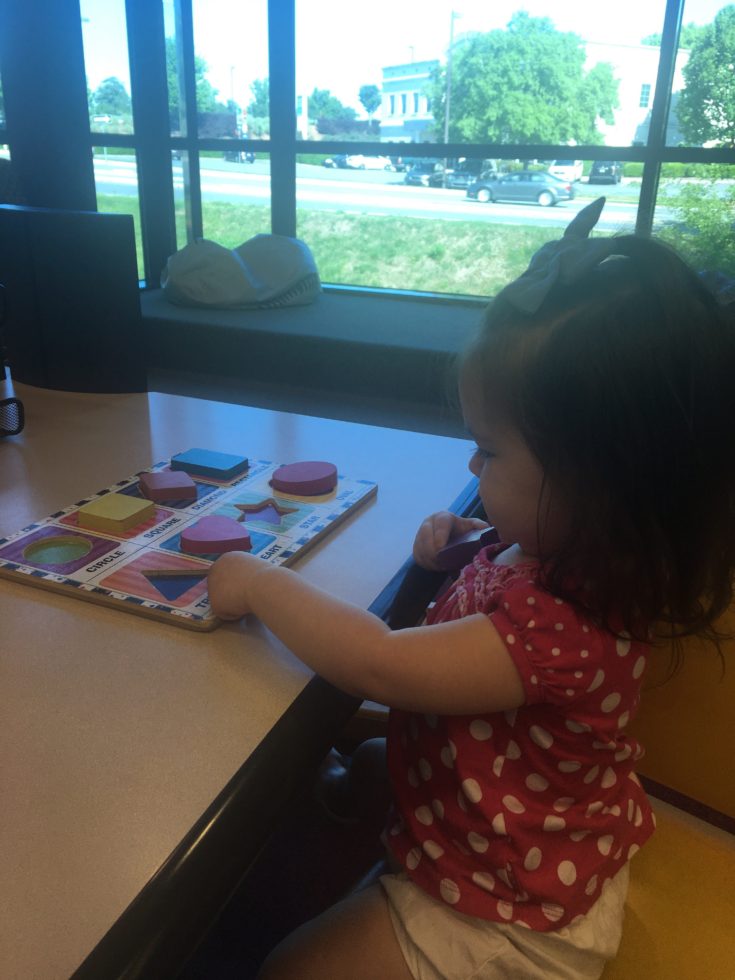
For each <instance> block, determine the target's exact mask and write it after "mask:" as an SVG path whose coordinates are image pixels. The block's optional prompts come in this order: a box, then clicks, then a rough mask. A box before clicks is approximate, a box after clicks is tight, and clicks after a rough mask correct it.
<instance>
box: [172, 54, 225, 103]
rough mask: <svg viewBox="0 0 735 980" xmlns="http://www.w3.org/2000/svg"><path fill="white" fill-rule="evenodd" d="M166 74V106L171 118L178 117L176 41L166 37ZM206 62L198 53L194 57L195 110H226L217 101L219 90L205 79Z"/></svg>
mask: <svg viewBox="0 0 735 980" xmlns="http://www.w3.org/2000/svg"><path fill="white" fill-rule="evenodd" d="M166 76H167V78H168V106H169V113H170V114H171V116H172V118H173V119H178V117H179V61H178V58H177V55H176V42H175V41H174V39H173V38H171V37H167V38H166ZM206 76H207V62H206V61H205V60H204V58H200V57H199V55H196V56H195V57H194V83H195V86H196V99H197V110H198V111H199V112H226V111H227V106H226V105H225V104H224V103H223V102H218V101H217V96H218V95H219V90H218V89H216V88H214V86H213V85H212V83H211V82H210V81H209V80H208V79H207V77H206Z"/></svg>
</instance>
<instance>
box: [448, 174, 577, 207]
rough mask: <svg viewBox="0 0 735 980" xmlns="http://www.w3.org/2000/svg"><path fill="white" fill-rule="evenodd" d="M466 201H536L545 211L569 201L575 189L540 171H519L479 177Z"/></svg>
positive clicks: (469, 189) (469, 188)
mask: <svg viewBox="0 0 735 980" xmlns="http://www.w3.org/2000/svg"><path fill="white" fill-rule="evenodd" d="M467 197H469V198H472V199H473V200H477V201H483V202H489V201H535V202H536V204H540V205H541V207H544V208H548V207H550V206H551V205H554V204H558V203H559V201H571V200H572V199H573V197H574V187H573V186H572V184H571V183H569V181H564V180H560V179H559V178H558V177H552V176H551V174H547V173H544V172H543V171H540V170H518V171H516V172H515V173H512V174H504V175H503V176H502V177H495V176H493V175H490V176H488V177H481V178H480V179H479V180H476V181H474V182H473V183H472V184H470V186H469V187H468V188H467Z"/></svg>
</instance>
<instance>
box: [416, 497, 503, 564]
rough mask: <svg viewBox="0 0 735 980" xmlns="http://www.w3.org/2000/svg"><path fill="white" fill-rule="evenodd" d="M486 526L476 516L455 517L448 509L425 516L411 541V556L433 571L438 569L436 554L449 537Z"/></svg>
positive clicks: (486, 525) (485, 523)
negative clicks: (413, 539)
mask: <svg viewBox="0 0 735 980" xmlns="http://www.w3.org/2000/svg"><path fill="white" fill-rule="evenodd" d="M486 527H488V524H487V522H486V521H481V520H480V519H479V518H477V517H457V515H456V514H451V513H450V512H449V511H448V510H440V511H439V512H438V513H436V514H432V515H431V517H427V518H426V520H425V521H424V523H423V524H422V525H421V527H420V528H419V529H418V533H417V535H416V539H415V541H414V543H413V557H414V559H415V561H416V563H417V564H419V565H420V566H421V567H422V568H428V569H429V570H430V571H434V572H435V571H437V570H438V569H439V565H438V564H437V561H436V556H437V554H438V553H439V552H440V551H441V549H442V548H443V547H444V546H445V545H446V544H447V542H448V541H449V539H450V538H456V537H459V535H461V534H467V533H468V531H478V530H482V529H483V528H486Z"/></svg>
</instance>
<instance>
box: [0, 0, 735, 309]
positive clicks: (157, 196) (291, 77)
mask: <svg viewBox="0 0 735 980" xmlns="http://www.w3.org/2000/svg"><path fill="white" fill-rule="evenodd" d="M46 2H47V3H53V0H46ZM295 2H296V0H268V54H269V85H270V92H269V101H270V139H246V138H237V139H233V138H229V137H228V138H199V137H198V135H197V133H196V106H195V88H194V36H193V15H192V0H174V9H175V14H176V17H177V31H179V32H180V37H179V43H180V48H181V51H182V64H183V72H184V77H183V85H182V89H183V91H184V94H185V98H184V102H185V106H184V111H185V112H186V119H187V128H186V135H180V136H172V135H171V134H170V130H169V121H168V93H167V88H166V65H165V30H164V23H163V5H162V3H161V2H157V3H156V2H150V0H126V4H125V6H126V17H127V26H128V44H129V56H130V76H131V97H132V102H133V121H134V126H133V128H134V132H133V133H132V134H125V135H112V134H109V135H108V134H99V133H93V132H91V131H90V130H89V129H88V128H87V129H86V131H82V128H81V127H80V126H79V125H78V123H77V124H75V126H74V127H73V128H72V129H70V131H69V132H68V133H67V134H66V137H67V139H69V140H72V141H76V142H78V143H80V144H81V145H83V146H86V147H87V151H88V152H89V151H92V150H94V148H95V147H101V146H109V147H123V148H126V149H129V150H131V152H133V153H134V154H135V157H136V161H137V166H138V175H139V180H138V190H139V201H140V212H141V229H140V232H141V238H142V242H143V254H144V284H145V286H146V287H148V288H155V287H156V286H157V285H158V277H159V275H160V270H161V269H162V268H163V267H164V265H165V261H166V259H167V258H168V256H169V255H171V254H172V253H173V252H174V251H175V250H176V247H177V243H176V234H175V224H174V220H175V218H174V216H175V210H174V208H175V205H174V191H173V172H172V167H171V154H172V151H174V150H178V151H179V152H181V153H182V154H183V153H184V152H185V153H186V157H185V159H187V160H188V167H187V168H185V170H186V173H185V181H186V187H185V201H186V207H187V235H188V238H189V240H191V239H193V238H198V237H202V234H203V227H202V194H201V177H200V171H199V154H200V152H201V151H203V150H218V151H224V150H235V151H238V150H239V151H246V152H254V153H265V154H267V155H269V157H270V163H271V168H270V169H271V231H272V232H273V233H274V234H280V235H289V236H292V237H294V236H295V235H296V156H297V154H302V153H304V154H308V153H316V154H323V155H325V156H326V155H335V154H344V153H357V154H365V155H371V154H372V155H376V154H377V155H395V156H400V155H404V154H405V153H406V149H407V146H410V151H411V156H414V157H430V158H435V157H441V158H453V157H464V158H466V159H479V160H483V159H498V160H517V159H554V158H563V157H565V156H568V153H569V147H568V146H553V145H536V144H500V145H499V144H492V143H485V144H464V143H451V142H444V141H441V140H440V141H438V142H436V143H426V142H424V143H411V144H406V143H403V142H389V141H385V142H380V143H375V142H372V141H370V142H361V141H351V140H350V141H346V140H339V139H331V140H302V139H297V133H296V127H295V125H294V119H295V106H296V16H295ZM6 3H7V4H8V5H9V6H10V7H12V8H13V16H14V17H15V19H16V20H18V19H19V18H20V19H23V20H24V21H25V22H26V24H27V23H28V21H29V18H31V14H30V13H28V11H27V9H26V10H25V11H24V7H25V6H27V5H25V3H24V0H6ZM684 4H685V0H667V2H666V8H665V12H664V22H663V25H662V35H661V36H662V40H661V46H660V57H659V66H658V72H657V77H656V81H655V86H652V95H653V98H652V100H649V107H650V114H651V118H650V126H649V132H648V138H647V141H646V143H645V144H644V145H634V146H597V145H596V146H578V147H575V156H576V157H577V158H579V159H584V160H590V161H595V160H610V159H614V160H619V161H621V162H622V163H627V162H639V163H642V164H643V173H642V179H641V189H640V197H639V202H638V211H637V218H636V232H637V233H638V234H642V235H650V233H651V229H652V226H653V220H654V211H655V206H656V199H657V193H658V184H659V178H660V174H661V167H662V165H663V164H665V163H674V162H680V163H710V164H716V163H725V164H734V163H735V151H734V150H733V149H729V148H726V147H720V148H705V147H673V146H667V145H666V121H667V119H668V114H669V109H670V105H671V89H672V82H673V78H674V69H675V62H676V55H677V50H678V40H679V34H680V31H681V25H682V18H683V12H684ZM73 6H74V5H70V8H71V7H73ZM34 16H35V15H34ZM69 16H72V15H71V14H70V15H69ZM77 17H78V14H77ZM70 25H71V21H70ZM0 26H2V25H0ZM76 29H77V31H78V34H79V37H80V38H81V23H80V22H79V23H77V25H76ZM56 36H57V38H58V34H57V35H56ZM44 43H45V44H47V45H49V46H51V45H52V44H54V43H56V45H57V47H58V44H59V42H58V40H56V41H55V42H54V40H53V39H52V38H50V37H46V38H45V40H43V39H42V41H41V44H42V45H43V44H44ZM71 48H73V50H71ZM66 53H67V48H66V47H64V54H66ZM37 55H38V56H39V57H42V56H43V48H41V50H39V51H38V52H37ZM74 57H78V54H77V49H76V47H74V46H71V47H70V51H69V58H70V59H72V58H74ZM82 58H83V56H82ZM58 60H59V58H58V50H57V51H56V61H57V63H58ZM82 67H83V66H82ZM73 68H74V70H76V71H78V70H79V65H78V64H76V65H74V66H73ZM0 70H2V60H1V59H0ZM28 70H29V71H30V70H31V69H30V68H29V69H28ZM2 77H3V89H4V94H5V100H6V110H8V109H9V104H10V102H11V101H12V98H9V92H8V84H7V83H6V78H5V73H4V72H3V75H2ZM27 77H29V76H27ZM17 79H18V75H17V74H16V75H15V76H14V81H17ZM15 94H16V95H18V94H19V93H15ZM20 97H21V99H22V93H20ZM393 98H394V96H393V95H392V94H391V99H393ZM404 98H405V95H404ZM85 108H86V107H85ZM395 108H397V106H395ZM404 114H405V113H404ZM27 118H33V116H32V115H28V116H27ZM18 137H19V133H18V129H17V128H16V129H14V128H13V127H12V126H11V125H10V124H9V123H6V124H5V126H2V127H0V143H5V144H8V145H9V146H10V152H11V157H12V156H13V152H14V151H13V148H14V142H15V141H16V139H18ZM77 149H78V148H77ZM32 165H33V166H35V164H32ZM37 166H38V168H41V169H42V168H43V167H44V166H46V167H49V166H50V165H49V163H48V161H43V160H42V161H39V162H38V164H37ZM22 176H23V175H22V173H21V179H22ZM37 176H38V175H36V177H37ZM91 180H92V187H91V193H92V195H94V178H93V175H92V177H91ZM68 206H70V207H71V206H74V205H73V204H72V203H70V204H69V205H68ZM326 288H328V289H335V290H349V291H350V292H362V293H401V294H402V293H403V291H399V290H388V289H381V288H379V287H373V288H368V287H353V286H347V285H346V284H340V283H332V284H326ZM406 292H407V293H410V295H412V296H416V295H424V296H427V297H428V298H432V297H433V296H435V294H416V293H414V292H411V291H406ZM436 295H442V296H443V295H444V294H436ZM444 298H446V297H444Z"/></svg>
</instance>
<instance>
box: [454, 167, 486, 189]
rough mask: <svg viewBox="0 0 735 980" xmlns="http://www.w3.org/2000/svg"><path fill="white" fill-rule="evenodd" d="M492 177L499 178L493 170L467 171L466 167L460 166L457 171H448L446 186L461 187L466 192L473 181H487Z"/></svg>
mask: <svg viewBox="0 0 735 980" xmlns="http://www.w3.org/2000/svg"><path fill="white" fill-rule="evenodd" d="M491 177H497V173H496V172H495V170H493V169H490V168H486V169H483V170H482V171H480V170H477V169H474V170H467V169H465V167H461V166H460V167H457V169H456V170H447V175H446V186H447V187H460V188H462V189H463V190H465V189H466V188H467V187H469V186H470V184H471V183H473V181H476V180H487V179H490V178H491Z"/></svg>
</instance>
